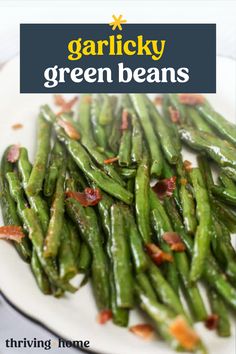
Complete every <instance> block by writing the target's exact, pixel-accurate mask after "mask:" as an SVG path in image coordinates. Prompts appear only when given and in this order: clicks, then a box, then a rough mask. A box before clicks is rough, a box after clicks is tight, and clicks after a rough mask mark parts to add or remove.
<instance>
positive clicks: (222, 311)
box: [208, 289, 231, 337]
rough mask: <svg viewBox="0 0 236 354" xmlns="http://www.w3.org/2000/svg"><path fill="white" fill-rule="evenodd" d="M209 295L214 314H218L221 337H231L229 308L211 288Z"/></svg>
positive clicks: (218, 330)
mask: <svg viewBox="0 0 236 354" xmlns="http://www.w3.org/2000/svg"><path fill="white" fill-rule="evenodd" d="M208 296H209V299H210V305H211V309H212V312H213V314H215V315H217V316H218V323H217V332H218V334H219V336H220V337H230V335H231V329H230V320H229V316H228V311H227V308H226V306H225V304H224V302H223V301H222V300H221V298H220V297H219V296H218V294H217V293H216V292H215V291H214V290H212V289H209V291H208Z"/></svg>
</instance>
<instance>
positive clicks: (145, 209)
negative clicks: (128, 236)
mask: <svg viewBox="0 0 236 354" xmlns="http://www.w3.org/2000/svg"><path fill="white" fill-rule="evenodd" d="M149 183H150V181H149V168H148V164H147V160H146V158H145V159H143V161H142V162H141V163H140V165H139V166H138V169H137V173H136V178H135V211H136V220H137V224H138V229H139V232H140V235H141V236H142V238H143V241H144V243H149V242H150V240H151V229H150V223H149V200H148V198H147V195H148V191H149Z"/></svg>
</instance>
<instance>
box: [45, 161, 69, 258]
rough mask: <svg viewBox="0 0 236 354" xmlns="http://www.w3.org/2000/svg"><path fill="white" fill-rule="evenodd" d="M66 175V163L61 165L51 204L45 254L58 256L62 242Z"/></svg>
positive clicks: (46, 255)
mask: <svg viewBox="0 0 236 354" xmlns="http://www.w3.org/2000/svg"><path fill="white" fill-rule="evenodd" d="M65 175H66V165H64V166H62V167H61V170H60V172H59V176H58V180H57V184H56V190H55V193H54V195H53V202H52V205H51V213H50V214H51V215H50V221H49V225H48V230H47V235H46V237H45V241H44V256H45V257H47V258H48V257H56V255H57V253H58V250H59V247H60V244H61V230H62V225H63V215H64V183H65Z"/></svg>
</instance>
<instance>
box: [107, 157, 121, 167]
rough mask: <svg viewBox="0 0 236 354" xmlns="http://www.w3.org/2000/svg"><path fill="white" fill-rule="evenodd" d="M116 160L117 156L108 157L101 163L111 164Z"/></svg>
mask: <svg viewBox="0 0 236 354" xmlns="http://www.w3.org/2000/svg"><path fill="white" fill-rule="evenodd" d="M118 160H119V157H118V156H117V157H111V158H110V159H107V160H104V161H103V163H105V164H106V165H109V164H111V163H113V162H116V161H118Z"/></svg>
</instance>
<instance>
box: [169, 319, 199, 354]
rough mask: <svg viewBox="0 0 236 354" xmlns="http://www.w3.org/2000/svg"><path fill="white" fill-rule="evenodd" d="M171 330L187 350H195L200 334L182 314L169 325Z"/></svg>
mask: <svg viewBox="0 0 236 354" xmlns="http://www.w3.org/2000/svg"><path fill="white" fill-rule="evenodd" d="M169 331H170V334H171V335H172V336H173V337H174V338H176V339H177V340H178V341H179V343H180V344H181V345H182V346H183V348H184V349H186V350H190V351H192V350H194V349H195V348H196V346H197V345H198V343H199V337H198V335H197V334H196V332H195V331H194V330H193V329H192V328H191V327H190V326H189V325H188V323H187V322H186V320H185V319H184V318H183V317H182V316H178V317H176V318H175V320H174V321H173V322H172V323H171V324H170V326H169Z"/></svg>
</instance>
